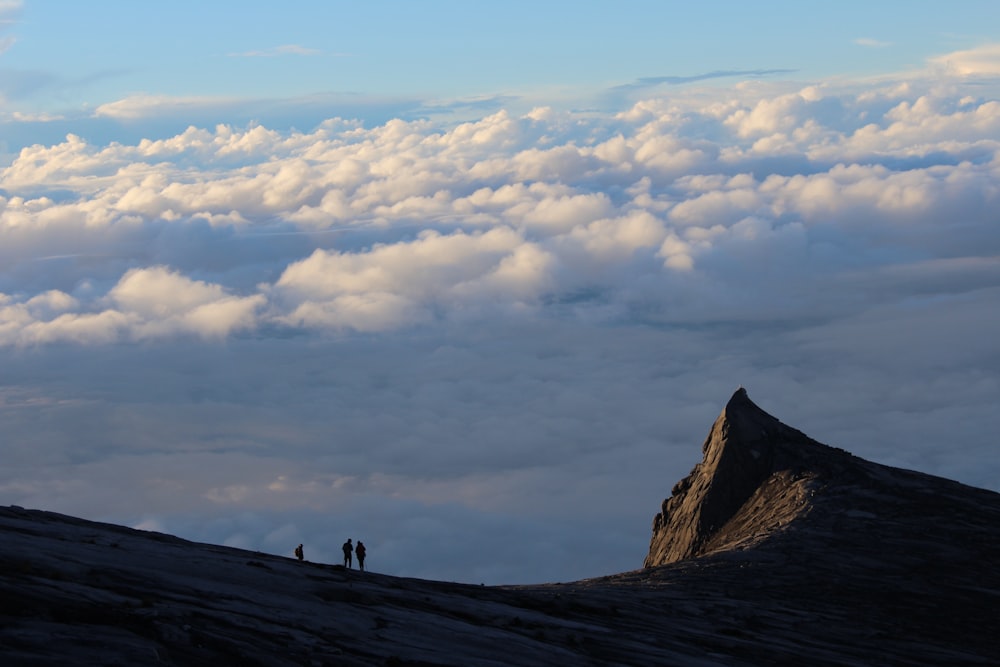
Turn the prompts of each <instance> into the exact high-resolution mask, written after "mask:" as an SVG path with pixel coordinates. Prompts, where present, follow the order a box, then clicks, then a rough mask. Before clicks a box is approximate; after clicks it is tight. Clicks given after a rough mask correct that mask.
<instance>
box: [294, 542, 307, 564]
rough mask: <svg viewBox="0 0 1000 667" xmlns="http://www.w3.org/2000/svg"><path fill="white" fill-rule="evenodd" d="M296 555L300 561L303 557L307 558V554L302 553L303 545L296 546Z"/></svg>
mask: <svg viewBox="0 0 1000 667" xmlns="http://www.w3.org/2000/svg"><path fill="white" fill-rule="evenodd" d="M295 557H296V558H298V559H299V560H300V561H301V560H302V559H303V558H305V555H304V554H303V553H302V545H301V544H300V545H299V546H297V547H295Z"/></svg>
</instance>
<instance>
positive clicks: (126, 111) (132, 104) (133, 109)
mask: <svg viewBox="0 0 1000 667" xmlns="http://www.w3.org/2000/svg"><path fill="white" fill-rule="evenodd" d="M237 103H238V100H235V99H233V98H227V97H176V96H169V95H148V94H143V95H132V96H130V97H126V98H124V99H121V100H117V101H115V102H107V103H105V104H101V105H100V106H98V107H97V108H96V109H94V116H96V117H97V118H114V119H117V120H124V121H130V120H137V119H139V118H148V117H150V116H168V115H182V114H183V113H184V112H185V111H187V112H190V111H192V110H198V109H201V108H204V107H206V106H220V105H222V106H231V105H235V104H237Z"/></svg>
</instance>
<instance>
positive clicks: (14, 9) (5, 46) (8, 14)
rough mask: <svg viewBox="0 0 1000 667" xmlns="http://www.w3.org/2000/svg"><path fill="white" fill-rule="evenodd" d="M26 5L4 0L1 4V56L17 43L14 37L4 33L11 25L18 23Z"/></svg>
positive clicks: (16, 0)
mask: <svg viewBox="0 0 1000 667" xmlns="http://www.w3.org/2000/svg"><path fill="white" fill-rule="evenodd" d="M23 6H24V3H22V2H21V1H20V0H4V1H3V2H0V54H3V53H4V52H6V51H9V50H10V49H11V47H13V46H14V44H15V43H16V42H17V38H16V37H15V36H14V35H4V34H3V31H4V30H6V29H7V27H8V26H9V25H12V24H15V23H17V22H18V20H19V18H20V15H21V10H22V9H23Z"/></svg>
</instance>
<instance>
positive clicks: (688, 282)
mask: <svg viewBox="0 0 1000 667" xmlns="http://www.w3.org/2000/svg"><path fill="white" fill-rule="evenodd" d="M990 53H991V50H990V49H981V50H976V51H975V52H969V53H958V54H952V56H951V57H950V58H951V59H950V60H947V62H949V63H951V64H950V65H949V66H950V67H952V69H951V70H948V69H946V68H944V66H943V63H944V62H945V60H942V61H941V63H939V64H942V66H941V67H939V68H938V69H937V70H936V71H935V72H933V73H930V74H928V73H926V72H925V73H923V74H921V73H916V74H911V75H908V76H907V77H906V79H905V80H899V79H898V78H896V79H892V80H888V79H884V80H881V81H878V82H850V81H826V82H816V83H815V84H812V85H803V84H795V85H792V84H789V83H782V82H766V81H752V82H746V83H743V84H740V85H738V86H733V87H730V88H722V87H719V86H711V87H705V88H696V87H694V86H689V87H686V88H684V89H680V88H676V89H672V90H671V91H670V95H669V97H660V98H653V99H647V100H643V101H641V102H639V103H637V104H635V105H634V106H633V107H632V108H630V109H626V110H615V111H614V112H609V113H603V112H600V111H588V112H580V113H570V112H556V111H553V110H552V109H537V110H535V111H532V112H531V113H529V114H527V115H525V116H517V115H515V114H514V113H512V112H510V111H504V112H501V113H493V114H491V115H488V116H485V117H483V118H479V119H477V120H473V121H468V122H457V123H453V122H438V121H429V120H419V121H414V120H405V119H402V118H397V119H395V120H392V121H389V122H385V123H380V124H376V125H374V126H372V127H366V126H364V125H363V124H360V123H357V122H353V121H345V120H343V119H330V120H328V121H327V122H324V123H322V124H319V125H317V126H315V128H314V129H312V130H307V131H304V132H299V131H288V132H281V131H277V130H275V129H273V128H272V127H268V126H267V125H265V124H249V125H245V126H240V125H238V124H229V125H227V124H222V125H216V124H215V123H214V122H213V123H211V124H208V125H203V124H202V125H199V124H195V125H193V126H191V127H187V128H186V129H184V125H180V126H179V129H178V130H177V132H176V133H175V134H173V136H162V135H161V136H160V137H159V138H157V139H142V140H135V141H118V142H106V141H99V140H95V139H93V138H91V139H89V140H85V139H83V138H82V136H83V135H82V134H81V135H75V134H71V135H69V136H67V137H66V139H65V140H59V141H56V142H50V143H40V144H38V145H32V146H28V147H26V148H24V149H23V150H22V151H20V152H19V154H18V155H17V156H14V157H13V159H12V160H11V162H10V164H9V166H7V167H6V168H4V169H3V170H2V171H0V357H2V361H3V369H4V374H3V377H2V378H0V431H2V432H4V433H5V440H4V445H3V447H4V450H3V456H4V464H5V465H4V467H3V470H2V471H0V492H2V493H3V494H4V496H5V497H6V498H8V499H9V500H7V502H17V503H19V504H32V505H36V506H45V507H48V508H52V509H61V510H63V511H68V510H74V509H75V508H80V510H81V511H83V510H86V513H87V514H90V515H91V516H94V515H100V518H119V517H121V518H123V519H127V520H128V521H131V522H134V523H137V522H140V521H146V522H148V523H145V524H144V525H150V526H161V527H163V528H164V529H175V528H174V527H179V529H182V530H183V531H187V534H188V535H191V536H193V537H197V538H199V539H210V540H212V541H216V540H217V541H229V542H231V543H239V544H243V545H247V546H250V547H251V548H269V549H270V548H275V549H279V548H280V549H287V548H291V546H294V544H290V545H283V544H282V541H283V540H287V539H288V538H291V537H293V536H297V537H296V538H295V540H294V542H295V543H297V542H299V541H306V543H307V544H306V546H307V553H312V554H316V555H319V554H322V553H323V551H324V550H327V551H328V552H329V553H331V554H333V555H335V552H336V547H337V544H339V541H342V540H343V539H344V538H346V537H347V536H346V535H344V536H337V541H332V538H331V539H330V540H327V541H328V542H329V543H325V542H323V540H324V539H327V537H326V536H327V534H328V533H329V532H330V531H329V524H330V523H331V522H334V523H336V525H337V526H343V530H344V531H347V530H348V527H351V531H352V532H354V531H355V530H357V531H358V532H357V533H356V534H358V535H360V534H361V533H362V532H363V531H370V532H371V533H372V534H373V535H376V534H377V535H378V540H380V541H381V544H380V545H379V546H378V548H377V549H376V553H379V554H380V555H381V556H383V557H384V558H387V559H389V560H388V561H386V562H390V561H391V562H392V563H393V567H395V568H397V569H396V571H397V572H399V573H402V574H416V573H418V572H421V573H430V572H434V571H435V569H434V565H435V563H438V564H441V563H448V566H449V567H453V568H456V569H454V570H450V571H454V572H461V573H462V574H461V575H455V576H456V577H458V578H460V579H466V580H469V578H471V577H475V576H476V575H477V573H478V570H477V569H476V568H475V566H473V565H470V564H469V563H466V564H464V565H463V564H462V563H460V562H458V561H452V560H449V559H450V558H451V556H450V555H449V554H448V553H445V551H446V550H447V546H444V547H441V549H440V550H439V549H438V547H436V546H434V547H427V543H426V540H425V539H423V537H424V536H423V535H422V534H421V532H420V527H422V526H425V527H429V528H428V529H433V530H435V531H438V533H439V534H441V535H443V536H445V537H446V538H449V539H450V538H452V537H453V536H455V535H470V536H475V538H476V539H474V540H473V539H470V540H469V542H475V543H476V544H479V542H477V540H482V544H484V545H488V547H483V548H484V549H488V548H503V546H502V545H498V544H496V543H495V542H493V541H491V540H492V538H491V537H490V535H489V532H490V529H497V530H498V532H503V534H505V535H506V534H510V535H514V536H516V537H520V538H522V539H529V538H535V537H537V536H538V535H541V534H542V533H543V532H544V531H543V530H542V522H543V520H542V519H539V518H537V517H538V515H539V514H542V515H544V519H545V521H548V520H550V519H551V521H553V522H559V523H560V525H566V524H567V522H572V521H576V522H580V523H581V524H582V522H584V521H586V522H587V523H588V527H587V529H586V532H587V534H589V535H592V534H594V533H599V534H600V535H601V537H600V538H599V539H597V540H596V543H595V544H596V545H595V546H594V551H595V555H594V558H595V562H596V560H600V559H604V560H603V562H604V563H614V565H613V566H611V565H609V566H608V569H603V567H598V565H596V564H595V565H594V568H593V569H592V570H587V571H585V572H581V575H582V574H592V575H597V574H603V573H606V572H607V571H610V570H612V569H614V567H620V568H621V569H627V568H628V567H638V565H639V564H640V563H641V554H642V550H643V548H644V544H643V542H644V541H645V539H646V538H647V537H648V534H647V533H646V531H647V530H648V521H649V518H650V517H651V515H652V513H653V512H654V511H655V508H656V507H657V506H658V504H659V501H660V500H662V497H663V495H665V494H666V493H668V492H669V487H670V485H672V484H673V482H674V481H676V479H678V478H679V477H680V476H682V475H683V474H685V473H686V472H687V471H688V470H689V469H690V466H691V465H692V464H693V463H694V462H695V459H696V458H697V456H698V443H700V441H701V439H702V438H703V437H704V433H705V431H706V430H707V428H708V426H709V425H710V423H711V420H712V419H714V417H715V415H716V414H717V413H718V410H719V409H720V403H721V401H723V400H725V398H726V397H727V396H728V394H729V393H730V392H731V391H732V390H733V389H734V388H735V387H736V386H737V385H739V384H745V385H746V386H748V387H749V388H750V390H751V394H752V395H753V396H754V398H755V399H760V400H761V402H762V404H763V405H764V406H765V407H766V408H768V409H771V410H773V411H774V412H775V414H777V415H778V416H779V417H780V418H782V419H783V420H785V421H787V422H788V423H791V424H793V425H795V426H797V427H800V428H803V429H804V430H805V431H806V432H808V433H809V434H810V435H813V436H814V437H817V438H819V439H821V440H823V441H826V442H830V443H831V444H835V445H838V446H841V447H844V448H847V449H849V450H851V451H853V452H855V453H857V454H859V455H862V456H867V457H870V458H874V459H876V460H882V461H887V460H889V461H893V462H898V463H905V464H906V465H910V466H912V467H918V468H921V469H924V470H926V471H928V472H942V471H944V472H954V473H955V474H956V475H958V476H959V477H960V479H961V480H962V481H967V482H969V483H974V484H977V485H991V484H992V485H995V480H996V479H998V478H1000V477H998V472H997V470H996V466H995V465H990V464H989V462H990V461H992V459H990V457H989V456H987V455H986V453H987V452H989V447H990V446H991V443H992V442H993V440H992V437H993V435H992V434H993V433H995V432H996V430H997V428H1000V423H998V422H997V417H995V416H994V415H995V414H996V410H994V409H992V408H993V406H995V404H996V403H997V401H998V400H1000V386H998V384H997V380H996V378H997V377H998V369H997V368H996V366H997V361H996V359H995V354H994V353H993V347H991V345H992V346H994V347H995V343H994V341H995V340H997V338H998V337H1000V321H998V320H997V318H996V316H995V315H994V313H996V312H997V306H998V298H1000V297H998V291H997V290H998V288H1000V272H998V268H997V267H998V260H997V258H998V257H1000V237H998V235H997V228H996V222H997V219H996V211H997V210H998V209H1000V186H998V185H997V184H998V183H1000V156H998V150H1000V142H998V140H997V137H998V136H1000V124H998V123H1000V109H998V104H1000V90H998V87H997V83H996V81H994V80H992V79H990V78H989V76H987V75H988V73H989V71H990V69H989V66H988V59H989V57H990ZM973 71H975V72H979V73H981V74H982V76H979V75H977V77H976V78H975V79H974V80H972V79H969V78H968V77H967V76H966V75H965V74H964V73H967V72H973ZM203 102H205V101H204V100H198V99H195V98H190V99H186V100H185V99H182V100H176V99H170V98H156V97H141V96H139V97H136V98H132V99H129V100H122V101H120V102H119V103H116V104H115V105H110V106H109V107H106V108H103V109H102V110H101V112H100V113H102V114H111V115H112V116H114V117H116V118H121V119H128V120H129V121H130V122H132V121H135V122H138V121H140V120H141V119H143V118H146V114H150V113H152V114H153V115H154V116H156V114H164V115H162V116H159V117H162V118H167V117H169V115H170V114H171V113H182V114H187V113H188V112H192V113H193V109H195V108H199V107H200V105H202V103H203ZM208 102H209V105H211V104H212V103H213V101H211V100H209V101H208ZM218 102H219V104H220V105H221V106H220V107H219V108H220V109H223V110H225V109H228V108H230V107H227V106H226V105H227V104H229V103H230V102H232V101H228V100H221V101H218ZM338 108H339V107H338ZM105 117H109V116H105ZM135 127H139V128H141V127H143V126H142V125H141V124H140V125H135ZM87 136H89V135H87ZM84 345H86V346H87V347H86V349H83V348H82V346H84ZM150 378H155V381H151V379H150ZM914 406H917V408H916V410H917V412H919V414H920V415H922V416H918V417H914V416H913V415H914V414H917V412H915V408H914ZM956 428H958V429H960V430H961V435H962V437H961V438H959V439H956V438H955V437H954V429H956ZM956 442H958V443H960V445H956V444H955V443H956ZM622 489H628V490H629V492H628V493H623V492H622ZM633 491H634V493H633ZM123 497H124V498H127V499H128V502H125V503H123V501H122V498H123ZM595 498H596V499H598V500H594V499H595ZM126 506H134V507H135V508H136V509H135V510H134V511H133V510H131V509H130V507H126ZM329 507H336V508H337V509H336V512H337V514H336V516H335V521H334V519H332V518H331V515H330V514H329V511H330V510H329ZM126 510H127V511H126ZM307 510H308V511H307ZM310 512H316V513H317V514H316V515H313V514H310ZM320 512H322V514H319V513H320ZM125 514H129V516H128V517H125V516H124V515H125ZM191 517H198V520H197V521H195V520H194V519H192V518H191ZM206 517H208V518H207V519H206ZM583 517H585V518H583ZM524 522H529V523H530V522H537V523H531V525H530V526H528V525H527V524H526V523H524ZM591 522H592V523H593V525H589V524H590V523H591ZM574 525H576V524H574ZM499 526H502V527H503V531H499V528H498V527H499ZM626 526H627V529H626V528H625V527H626ZM362 529H363V530H362ZM338 530H339V528H338ZM582 530H583V528H581V531H582ZM317 535H323V536H324V537H317ZM605 538H607V539H605ZM560 539H561V540H564V541H561V542H558V543H554V544H553V545H552V546H551V549H550V551H551V553H552V556H553V558H554V562H558V563H566V562H576V561H575V560H574V559H573V558H572V554H573V553H574V550H573V547H574V546H575V545H573V544H570V543H568V542H565V539H566V538H560ZM621 539H626V540H631V542H630V544H633V546H629V547H628V549H629V551H630V552H631V554H630V555H628V556H627V557H626V556H622V555H621V553H620V552H621V551H622V547H621V544H620V541H621ZM367 541H368V540H367V539H366V542H367ZM310 544H312V545H314V546H312V547H310ZM375 544H377V543H373V546H375ZM421 548H428V549H430V551H428V554H429V555H428V556H426V558H425V557H424V555H423V553H424V552H423V551H421ZM467 548H468V549H469V550H470V551H468V552H463V555H464V556H465V557H467V558H469V559H471V560H483V561H488V560H490V559H491V556H490V555H489V553H488V552H486V551H475V549H477V548H479V547H477V546H475V545H472V546H468V545H467ZM414 553H419V554H420V556H419V557H414V556H413V554H414ZM598 554H599V555H598ZM392 559H395V560H392ZM592 564H593V563H592ZM506 566H507V564H503V566H496V567H497V568H500V569H501V570H503V571H504V572H507V571H508V570H505V569H503V568H504V567H506ZM443 567H444V566H443V565H442V568H443ZM510 567H511V568H512V569H511V570H510V571H513V572H517V571H523V570H518V569H516V568H520V567H521V565H510ZM581 567H583V566H582V565H581ZM588 567H589V566H588ZM602 570H603V571H602ZM448 571H449V570H445V572H448ZM535 571H537V570H535ZM438 572H440V570H438ZM445 576H448V575H447V574H446V575H445ZM496 576H501V575H499V574H498V575H496ZM553 576H558V575H557V574H556V575H553Z"/></svg>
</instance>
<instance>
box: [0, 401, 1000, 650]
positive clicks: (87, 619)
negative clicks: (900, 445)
mask: <svg viewBox="0 0 1000 667" xmlns="http://www.w3.org/2000/svg"><path fill="white" fill-rule="evenodd" d="M704 453H705V459H704V461H703V462H702V463H701V464H699V465H698V466H696V467H695V469H694V470H693V471H692V474H691V475H689V476H688V477H687V478H685V479H684V480H682V481H681V482H679V483H678V484H677V485H675V487H674V489H673V492H672V496H671V497H670V498H669V499H667V500H666V501H664V504H663V506H662V508H661V512H660V513H659V514H658V515H657V518H656V519H655V520H654V532H653V537H652V540H651V543H650V551H649V554H648V555H647V557H646V563H645V564H646V567H644V568H643V569H641V570H636V571H633V572H626V573H621V574H615V575H612V576H608V577H602V578H597V579H589V580H585V581H577V582H571V583H560V584H547V585H540V586H508V587H485V586H471V585H463V584H454V583H447V582H436V581H424V580H418V579H407V578H399V577H390V576H386V575H380V574H377V573H370V572H365V573H362V572H358V571H356V570H345V569H344V568H343V567H341V566H339V565H336V566H333V565H324V564H316V563H309V562H305V563H299V562H297V561H295V560H293V559H291V558H284V557H280V556H274V555H269V554H262V553H257V552H252V551H245V550H240V549H233V548H228V547H222V546H215V545H210V544H199V543H193V542H188V541H185V540H182V539H179V538H176V537H172V536H168V535H163V534H159V533H151V532H145V531H137V530H132V529H128V528H123V527H120V526H114V525H109V524H101V523H95V522H90V521H85V520H82V519H77V518H73V517H69V516H65V515H60V514H54V513H51V512H43V511H38V510H26V509H22V508H19V507H8V508H0V664H3V665H11V666H19V665H25V666H28V665H209V664H211V665H216V666H218V665H468V666H474V665H678V666H685V665H690V666H707V665H788V664H809V665H821V666H822V665H995V664H997V662H996V657H997V656H998V655H1000V620H998V619H1000V614H998V613H997V610H998V609H1000V568H998V567H997V565H998V564H1000V494H997V493H994V492H991V491H986V490H982V489H976V488H972V487H968V486H964V485H962V484H959V483H957V482H952V481H949V480H945V479H942V478H938V477H933V476H930V475H925V474H921V473H917V472H912V471H906V470H899V469H895V468H890V467H887V466H882V465H878V464H875V463H871V462H868V461H864V460H862V459H859V458H857V457H854V456H851V455H850V454H848V453H847V452H844V451H842V450H838V449H835V448H832V447H827V446H825V445H822V444H820V443H818V442H816V441H814V440H812V439H810V438H808V437H807V436H805V435H804V434H802V433H800V432H799V431H797V430H795V429H793V428H791V427H788V426H786V425H784V424H782V423H781V422H780V421H778V420H777V419H775V418H774V417H772V416H770V415H768V414H767V413H765V412H764V411H763V410H761V409H760V408H758V407H757V406H756V405H754V404H753V403H752V402H751V401H750V399H749V397H748V396H747V395H746V392H745V391H742V390H740V391H738V392H737V393H736V394H734V396H733V398H732V399H731V400H730V401H729V403H728V404H727V405H726V407H725V409H724V410H723V412H722V414H721V415H720V416H719V419H718V420H717V421H716V423H715V425H714V426H713V427H712V431H711V433H710V434H709V437H708V439H707V440H706V442H705V445H704ZM637 557H638V555H637Z"/></svg>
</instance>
